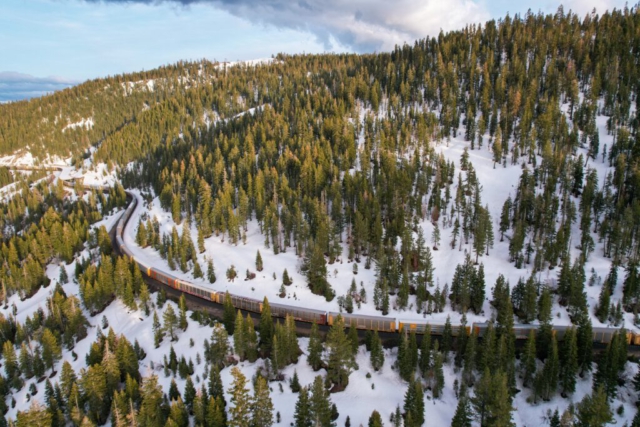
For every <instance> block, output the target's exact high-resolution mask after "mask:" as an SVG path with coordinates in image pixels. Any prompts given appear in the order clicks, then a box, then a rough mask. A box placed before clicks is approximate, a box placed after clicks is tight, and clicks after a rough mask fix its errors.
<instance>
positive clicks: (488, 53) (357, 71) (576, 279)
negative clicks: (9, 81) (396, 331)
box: [0, 7, 640, 427]
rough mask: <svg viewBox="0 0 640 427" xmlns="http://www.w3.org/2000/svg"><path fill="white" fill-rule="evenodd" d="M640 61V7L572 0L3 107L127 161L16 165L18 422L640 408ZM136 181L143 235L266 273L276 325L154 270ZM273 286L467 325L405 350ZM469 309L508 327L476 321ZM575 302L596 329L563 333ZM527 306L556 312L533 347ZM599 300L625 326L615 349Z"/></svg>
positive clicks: (208, 263)
mask: <svg viewBox="0 0 640 427" xmlns="http://www.w3.org/2000/svg"><path fill="white" fill-rule="evenodd" d="M639 70H640V11H639V10H638V7H634V8H631V9H624V10H621V11H613V12H608V13H605V14H602V15H596V14H590V15H587V16H585V17H580V16H576V15H573V14H571V13H565V12H564V11H563V10H562V9H559V10H558V12H557V13H556V14H555V15H541V14H538V15H535V14H527V15H525V16H516V17H506V18H504V19H502V20H499V21H497V22H496V21H490V22H487V23H486V24H484V25H482V26H469V27H467V28H464V29H461V30H459V31H454V32H450V33H446V34H445V33H441V34H440V35H439V36H438V37H435V38H427V39H423V40H418V41H416V42H415V43H414V44H413V45H405V46H399V47H397V48H396V49H395V50H394V51H392V52H383V53H376V54H365V55H355V54H344V55H330V54H325V55H292V56H289V55H282V54H281V55H277V56H275V57H274V58H273V60H272V61H269V62H266V63H262V64H258V65H251V66H249V65H246V64H219V63H211V62H208V61H204V60H203V61H197V62H184V63H179V64H176V65H172V66H166V67H163V68H160V69H157V70H152V71H148V72H142V73H136V74H130V75H122V76H115V77H110V78H106V79H99V80H94V81H91V82H87V83H84V84H82V85H79V86H77V87H74V88H71V89H67V90H64V91H61V92H58V93H55V94H53V95H51V96H47V97H43V98H40V99H35V100H31V101H24V102H17V103H10V104H6V105H0V155H10V154H14V153H16V152H19V153H24V152H25V151H27V150H28V151H30V152H31V153H32V154H33V155H36V154H37V153H46V154H48V155H50V156H54V155H57V156H60V157H62V158H68V157H71V158H72V160H73V165H74V167H75V168H76V169H77V170H76V172H78V173H81V172H86V171H87V169H91V168H94V167H96V166H97V165H100V167H102V166H104V165H106V166H107V169H108V170H109V171H113V172H114V173H115V174H116V175H117V177H118V178H119V180H120V182H121V184H122V185H120V184H118V185H116V186H115V187H114V188H112V189H111V191H110V192H108V193H104V194H103V193H98V192H96V191H86V190H85V189H83V188H82V186H81V185H80V184H78V185H76V186H75V187H74V188H70V187H64V186H63V184H62V180H61V179H59V178H60V174H53V175H52V176H50V177H49V176H47V175H44V174H43V173H42V172H40V173H34V174H33V175H32V176H31V177H28V176H27V177H25V176H22V175H20V174H18V173H17V172H11V171H9V170H8V169H4V168H2V169H0V186H2V187H3V188H4V190H3V192H2V195H3V200H2V203H0V227H1V228H2V238H1V248H0V280H1V282H2V292H1V293H0V301H2V308H0V310H1V311H0V332H2V333H1V334H0V344H1V345H2V357H3V358H2V365H3V368H4V374H5V375H4V376H2V375H0V392H1V393H2V394H3V396H4V397H5V399H4V400H1V399H0V410H2V412H3V413H4V414H5V415H6V418H3V419H2V421H0V424H1V423H2V422H4V423H8V422H9V420H16V425H18V426H23V425H24V426H26V425H55V426H63V425H68V424H72V425H82V426H86V425H102V424H105V423H107V422H111V425H114V426H118V427H119V426H125V425H137V426H163V425H167V426H181V427H182V426H185V427H186V426H187V425H197V426H205V427H226V426H249V425H251V426H256V427H259V426H265V427H270V426H271V425H273V424H280V423H282V425H285V424H289V423H292V424H293V425H295V426H296V427H307V426H310V425H321V426H332V425H335V423H336V420H337V422H339V423H340V425H342V424H344V425H345V426H347V425H350V424H351V422H352V420H351V418H350V417H349V416H348V415H350V416H351V417H353V420H354V421H353V422H354V425H357V424H356V423H362V424H366V423H367V422H368V423H369V426H371V427H373V426H382V425H393V426H397V427H399V426H406V427H413V426H416V427H417V426H421V425H424V424H425V419H426V420H427V421H426V425H435V424H430V421H429V420H430V417H431V419H433V420H436V421H434V422H438V423H441V424H442V425H447V424H449V423H450V424H451V425H452V426H456V427H458V426H471V425H480V426H512V425H517V426H525V425H531V424H530V423H531V422H532V421H531V420H533V419H535V420H536V421H537V420H542V421H540V424H541V425H551V426H560V425H563V426H570V425H575V426H602V425H605V424H606V423H610V422H613V421H616V422H618V423H624V422H627V423H632V424H629V425H632V426H638V425H640V416H639V415H635V414H636V413H635V408H634V406H635V402H636V400H637V399H638V390H640V373H639V371H638V367H637V364H636V363H631V362H628V361H627V342H626V338H627V336H626V330H625V328H629V329H633V330H636V331H637V330H638V328H640V316H639V315H638V311H640V272H639V266H638V263H639V261H640V133H639V132H638V131H639V127H640V121H639V119H638V115H637V99H638V95H639V91H640V88H639V85H640V71H639ZM40 159H41V160H43V159H44V155H43V156H41V157H40ZM44 178H47V179H44ZM124 188H127V189H130V190H132V194H135V197H138V198H139V200H140V201H144V202H145V203H143V204H142V206H141V207H140V208H139V210H138V211H137V212H136V215H135V220H136V221H135V223H134V225H133V226H132V227H131V228H132V229H135V234H133V233H132V234H131V235H130V236H129V237H128V239H129V240H126V239H125V241H126V242H127V244H129V242H131V243H133V242H134V241H135V243H136V246H137V247H136V248H135V250H136V251H137V252H136V254H141V256H145V257H147V258H146V259H151V260H152V261H153V265H154V266H160V269H163V270H166V271H171V270H174V271H175V274H177V275H181V276H180V277H185V278H188V279H190V280H194V281H199V282H198V283H204V284H206V285H207V286H211V288H212V289H216V290H218V291H224V290H225V289H229V287H231V288H232V289H240V288H241V287H242V286H244V288H243V289H244V290H243V291H240V290H238V292H247V293H250V294H251V295H253V296H254V297H259V299H260V300H262V298H263V297H264V298H265V300H264V303H265V306H266V309H265V310H263V312H262V318H261V321H260V323H259V325H258V328H257V330H256V327H255V325H254V323H253V322H252V321H251V320H250V318H249V317H243V316H242V314H241V313H240V312H237V313H236V312H235V311H234V308H233V307H232V306H229V305H228V304H227V306H226V307H225V309H224V311H225V315H224V318H223V319H222V322H220V323H219V322H217V321H214V320H213V319H210V318H209V317H208V316H205V315H203V314H202V313H197V312H196V313H191V316H190V317H189V316H188V312H187V308H186V302H185V300H184V298H182V299H181V300H180V301H179V302H178V304H177V305H176V304H175V303H174V302H167V301H166V295H164V293H162V292H158V293H156V295H154V296H153V297H152V296H151V295H150V293H149V289H148V288H147V286H146V284H145V283H144V282H143V279H142V275H141V273H140V270H139V269H138V268H137V265H136V264H135V263H134V262H132V260H130V259H127V258H124V257H117V256H116V254H115V253H114V252H113V251H112V248H111V241H110V237H109V235H108V231H109V228H110V227H111V226H112V225H113V223H114V221H115V220H116V219H117V215H119V213H118V210H119V209H120V208H121V207H123V206H124V205H125V203H126V196H125V192H124ZM247 254H250V255H249V256H247ZM263 257H264V259H263ZM228 260H233V263H234V264H235V265H234V264H231V262H230V261H229V262H228ZM236 267H240V273H238V271H236ZM245 267H246V275H245V274H244V271H243V270H244V269H245ZM283 267H284V268H283ZM253 270H256V271H253ZM263 270H264V272H263ZM332 271H333V274H332ZM223 272H225V273H226V274H223ZM256 272H257V273H258V274H257V276H258V277H256ZM238 275H240V276H244V278H245V281H246V282H247V284H245V285H242V284H239V285H238V284H235V283H234V280H235V278H236V277H237V276H238ZM225 276H226V277H225ZM345 277H347V279H345ZM294 289H295V290H294ZM275 290H277V292H275ZM307 293H308V294H313V295H307ZM291 294H293V295H291ZM273 295H277V296H279V297H280V298H284V297H287V298H288V299H289V301H288V303H289V304H291V303H295V302H296V301H297V302H299V303H300V305H302V306H304V305H305V304H307V306H310V305H312V306H314V307H316V308H317V307H323V306H326V307H330V308H332V309H336V310H340V311H344V312H348V313H352V312H359V313H365V314H371V313H375V314H376V315H384V316H390V317H393V316H407V317H410V318H418V319H420V318H421V319H436V320H438V321H440V320H442V323H444V319H446V326H445V328H444V332H443V334H442V336H441V337H440V339H438V340H436V339H431V337H430V334H429V333H427V334H425V336H424V338H422V339H420V337H418V336H416V334H415V333H410V334H408V333H403V334H401V335H399V336H398V341H399V342H398V343H397V344H398V345H397V347H396V348H394V349H392V350H389V349H386V350H385V349H383V348H382V343H381V341H380V338H379V337H378V335H377V333H375V334H368V335H367V337H366V340H365V344H366V346H365V347H364V348H362V347H359V344H361V343H360V342H359V341H358V336H357V333H356V330H355V328H353V327H349V326H350V325H345V324H344V322H343V321H342V320H337V321H336V324H335V325H333V326H332V328H331V329H330V331H329V332H328V334H327V336H326V342H323V337H322V336H321V335H320V334H319V333H318V331H317V328H316V327H314V329H313V332H312V334H311V337H310V338H309V339H308V340H307V339H302V340H300V342H299V339H298V338H297V337H296V334H295V324H294V321H293V318H288V319H286V321H285V322H282V323H280V324H276V325H274V323H273V322H272V321H271V316H270V311H269V304H268V300H269V298H271V299H273V298H272V296H273ZM267 296H268V298H267ZM276 298H277V297H276ZM323 304H324V305H323ZM467 316H469V318H470V319H472V320H473V321H479V320H481V321H487V322H489V323H490V326H489V327H488V332H487V333H486V335H485V336H483V337H479V336H478V335H477V332H476V331H471V333H470V334H467V333H464V334H462V335H461V336H460V337H458V338H457V339H454V338H453V336H452V332H451V319H453V320H454V321H455V322H456V323H457V324H462V325H463V326H464V325H468V324H469V323H467V322H468V317H467ZM557 322H560V323H562V324H564V325H569V326H572V325H573V326H574V327H570V328H569V329H568V330H567V332H566V334H564V336H563V339H562V340H561V341H560V340H558V339H557V337H556V335H555V334H554V333H553V332H552V324H554V323H557ZM517 323H521V324H536V325H538V326H539V329H538V331H537V333H532V334H531V336H530V337H529V339H528V340H526V341H525V344H524V345H523V346H522V347H519V348H516V338H515V336H516V335H515V334H516V332H515V329H514V328H515V326H514V324H517ZM594 323H595V325H596V326H612V327H616V328H621V329H620V331H619V332H618V333H616V334H615V335H614V338H613V340H612V341H611V343H609V344H608V345H607V346H606V348H604V349H602V352H600V353H597V354H594V353H593V351H592V350H593V348H592V347H593V346H592V344H593V343H592V336H593V332H592V325H593V324H594ZM345 328H348V334H347V333H346V332H345ZM205 337H206V338H205ZM385 357H386V359H385ZM63 359H64V362H63V361H62V360H63ZM385 360H386V362H385ZM233 365H239V367H238V368H235V367H233V368H232V366H233ZM298 373H299V374H300V378H299V377H298ZM251 376H253V377H252V378H251V381H250V380H248V379H247V377H251ZM372 377H373V379H371V378H372ZM350 382H351V384H352V386H349V384H350ZM375 382H378V384H382V385H383V387H380V386H378V390H377V391H376V390H375ZM250 383H251V384H252V390H253V393H251V394H250V393H249V389H248V388H246V387H248V386H249V384H250ZM354 383H355V384H356V385H353V384H354ZM283 384H284V387H285V388H286V389H287V390H286V391H284V390H283ZM356 388H357V392H355V391H354V390H355V389H356ZM369 388H370V389H371V392H370V393H371V394H367V393H369ZM278 389H279V391H278ZM274 390H275V391H274ZM289 390H291V392H289ZM330 391H331V392H332V394H331V395H330V394H329V392H330ZM365 391H366V393H365ZM350 393H356V394H355V395H353V394H350ZM385 393H386V394H385ZM353 396H355V397H356V398H362V399H364V398H367V399H369V401H368V403H367V404H363V405H358V406H362V408H366V411H364V410H363V409H361V410H357V409H355V408H354V407H353V402H352V400H353V399H355V398H354V397H353ZM332 399H333V400H334V401H336V402H337V405H336V404H334V405H333V406H332V404H331V400H332ZM370 401H375V402H376V406H375V407H376V410H375V411H373V412H371V410H372V408H371V405H370ZM425 401H426V402H428V403H430V405H428V407H425ZM378 403H379V405H380V406H378ZM456 406H457V408H456ZM454 408H456V409H455V412H454ZM625 408H626V409H625ZM614 410H615V413H614ZM625 410H626V412H625ZM629 411H631V412H629ZM430 412H431V413H430ZM381 414H382V415H381ZM634 415H635V418H634ZM632 419H633V421H632ZM438 425H440V424H438Z"/></svg>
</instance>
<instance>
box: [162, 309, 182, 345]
mask: <svg viewBox="0 0 640 427" xmlns="http://www.w3.org/2000/svg"><path fill="white" fill-rule="evenodd" d="M162 320H163V321H164V328H163V329H164V331H165V332H167V333H168V334H169V337H171V341H175V340H176V334H175V331H176V328H177V327H178V317H177V316H176V312H175V311H174V309H173V305H172V304H169V305H168V306H167V308H166V309H165V310H164V314H163V315H162Z"/></svg>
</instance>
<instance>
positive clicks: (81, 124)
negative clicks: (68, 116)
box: [62, 117, 93, 132]
mask: <svg viewBox="0 0 640 427" xmlns="http://www.w3.org/2000/svg"><path fill="white" fill-rule="evenodd" d="M76 128H82V129H86V130H89V129H91V128H93V117H88V118H86V119H85V118H83V119H80V120H79V121H77V122H74V123H69V124H68V125H66V126H65V127H63V128H62V132H65V131H66V130H67V129H76Z"/></svg>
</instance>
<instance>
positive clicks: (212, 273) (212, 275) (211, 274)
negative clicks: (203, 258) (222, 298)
mask: <svg viewBox="0 0 640 427" xmlns="http://www.w3.org/2000/svg"><path fill="white" fill-rule="evenodd" d="M207 280H209V283H215V282H216V269H215V267H214V266H213V260H212V259H211V258H208V259H207Z"/></svg>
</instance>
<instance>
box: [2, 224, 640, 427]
mask: <svg viewBox="0 0 640 427" xmlns="http://www.w3.org/2000/svg"><path fill="white" fill-rule="evenodd" d="M120 214H121V212H119V213H117V214H115V215H112V216H109V217H106V218H105V219H104V220H103V221H101V222H99V223H97V224H96V225H95V226H100V225H104V226H105V227H107V228H110V227H111V226H112V225H113V224H114V223H115V221H116V220H117V219H118V218H119V215H120ZM80 256H81V257H82V256H87V253H86V252H85V253H83V254H80ZM265 261H266V260H265ZM265 264H266V265H267V263H266V262H265ZM60 268H61V267H60V266H58V265H49V267H48V268H47V275H48V276H49V277H50V278H51V279H52V284H51V285H49V287H47V288H43V289H40V290H39V291H38V292H37V293H36V294H35V295H34V296H33V297H32V298H30V299H27V300H25V301H20V299H19V298H18V297H17V296H16V295H14V296H12V297H11V299H10V300H9V308H7V309H4V308H0V313H2V314H4V315H5V316H8V315H9V314H10V313H11V311H12V305H13V304H15V305H16V307H17V315H16V320H18V321H19V322H24V321H25V319H26V318H27V316H30V315H32V314H33V313H34V312H35V311H36V310H37V309H38V308H42V309H44V310H47V306H46V299H47V297H49V296H50V293H51V292H52V290H53V288H54V287H55V282H56V281H57V278H58V277H59V274H60ZM65 268H66V269H67V271H68V273H69V276H70V277H72V275H73V271H74V268H75V265H74V263H71V264H69V265H67V266H66V267H65ZM63 289H64V290H65V292H66V293H67V295H76V296H78V297H79V295H78V286H77V285H76V284H75V283H68V284H65V285H64V286H63ZM153 296H154V298H153V300H154V301H155V295H153ZM169 305H172V306H173V308H174V310H175V311H176V312H177V311H178V310H179V309H178V307H177V305H176V304H175V303H173V302H171V301H168V302H167V303H165V305H164V307H163V308H161V309H158V310H157V311H158V316H159V318H160V319H162V314H163V313H164V311H165V310H166V308H167V307H168V306H169ZM190 315H191V312H188V317H190ZM85 316H86V317H87V319H89V323H90V324H91V326H90V327H89V329H88V336H87V337H86V338H84V339H83V340H81V341H79V342H78V343H77V344H76V346H75V348H74V349H73V352H74V353H75V354H77V358H75V359H74V357H73V356H72V352H71V351H69V350H66V349H65V350H63V355H62V359H61V361H60V362H58V364H57V365H56V367H55V370H56V371H57V374H56V375H55V376H54V377H52V378H51V381H52V382H55V381H59V379H60V374H61V371H62V369H61V368H62V363H63V361H65V360H66V361H68V362H69V363H71V366H72V367H73V368H74V370H75V371H76V373H79V371H80V370H81V369H82V368H85V367H86V366H85V357H84V356H85V355H86V354H87V353H88V352H89V349H90V346H91V344H92V343H93V342H94V341H95V340H96V339H97V336H98V331H99V330H101V332H102V333H103V334H106V333H107V331H108V330H103V329H102V326H101V324H102V316H105V317H106V318H107V320H108V323H109V327H111V328H113V330H114V332H115V333H116V334H117V335H120V334H124V335H125V336H126V337H127V339H128V340H129V341H130V342H131V343H133V342H135V340H137V341H138V342H139V344H140V345H141V346H142V348H143V349H144V350H145V352H146V353H147V356H146V357H145V358H144V359H143V360H142V361H141V362H140V365H139V370H140V374H141V375H142V376H149V375H151V374H152V373H153V374H156V375H157V376H158V379H159V384H160V385H161V386H162V388H163V390H164V392H165V393H168V390H169V386H170V384H171V380H172V376H171V375H170V376H168V377H165V376H164V373H163V369H162V365H163V359H164V357H165V356H168V354H169V351H170V348H171V346H173V348H174V349H175V350H176V352H177V355H178V358H180V357H181V356H184V357H185V359H186V360H187V361H189V360H192V361H193V363H194V366H195V371H194V374H193V376H192V379H193V381H194V385H195V387H196V388H200V387H201V386H202V385H203V384H206V382H204V381H205V380H203V376H204V373H205V363H204V354H203V346H204V340H205V339H208V338H209V337H211V334H212V330H213V329H212V327H210V326H202V325H200V324H198V323H196V322H194V321H192V320H191V319H189V327H188V328H187V330H186V331H184V332H182V331H180V332H178V339H177V340H176V341H175V342H170V341H169V338H168V337H165V339H164V340H163V341H162V343H161V345H160V346H159V348H157V349H155V348H154V337H153V329H152V323H153V320H152V319H153V316H152V315H150V316H145V315H144V313H143V312H142V311H141V310H135V311H132V310H130V309H128V308H127V307H126V306H124V304H122V303H121V302H120V301H114V302H113V303H111V304H110V305H109V306H108V307H107V308H106V309H105V310H104V311H103V312H102V313H100V314H98V315H97V316H93V317H92V316H90V315H89V313H88V312H86V310H85ZM191 340H193V346H191ZM229 342H230V344H231V345H232V343H233V338H232V337H230V339H229ZM299 343H300V348H301V350H302V351H303V355H302V356H301V357H300V359H299V361H298V363H297V364H295V365H290V366H288V367H286V368H285V369H284V370H283V373H284V375H285V378H284V380H283V381H278V382H270V383H269V387H270V389H271V398H272V400H273V404H274V414H275V412H279V413H280V416H281V421H280V423H278V424H276V425H278V426H288V425H290V423H292V422H293V421H294V411H295V403H296V400H297V398H298V395H297V394H296V393H293V392H292V391H291V389H290V387H289V383H288V381H289V380H290V379H291V378H292V377H293V373H294V371H295V372H297V374H298V378H299V381H300V384H301V385H302V386H305V385H310V384H311V383H312V382H313V379H314V378H315V376H316V375H324V374H325V371H324V370H320V371H318V372H314V371H313V370H312V369H311V368H310V367H309V365H308V364H307V358H306V353H307V345H308V339H307V338H300V339H299ZM384 353H385V363H384V366H383V368H382V369H381V370H380V371H379V372H375V371H373V369H372V368H371V364H370V362H369V353H368V352H367V351H366V349H365V348H364V346H361V347H360V348H359V350H358V354H357V359H356V361H357V364H358V366H359V369H358V370H355V371H353V373H352V374H351V375H350V377H349V385H348V387H347V388H346V389H345V390H344V391H343V392H340V393H335V394H332V395H331V401H332V402H333V403H335V404H336V407H337V409H338V412H339V413H340V417H339V418H338V420H337V421H336V425H338V426H342V425H344V423H345V421H346V417H347V416H349V418H350V421H351V425H352V426H359V425H363V426H366V425H367V423H368V419H369V416H370V415H371V412H372V411H373V410H374V409H375V410H377V411H378V412H380V414H381V415H382V418H383V421H384V423H385V425H391V424H390V422H389V417H390V415H391V414H392V413H393V412H394V411H395V409H396V407H397V406H398V405H399V406H400V408H402V406H403V403H404V395H405V393H406V390H407V383H406V382H404V381H402V380H401V379H400V377H399V374H398V372H397V371H396V370H395V369H394V368H393V365H394V363H395V361H396V358H397V348H394V349H385V350H384ZM198 354H200V357H201V360H203V361H202V362H201V363H200V364H198V363H197V359H198ZM450 359H453V358H450ZM263 364H264V361H263V360H261V359H258V360H257V361H256V362H254V363H249V362H241V363H239V365H238V366H239V367H240V368H241V369H242V371H243V373H244V375H245V376H246V377H247V378H249V379H250V378H251V377H252V376H253V375H254V374H255V373H256V371H257V370H258V369H259V368H260V366H262V365H263ZM152 366H153V368H152ZM636 369H637V366H636V365H635V364H629V365H628V366H627V371H626V376H627V377H628V378H631V377H632V376H633V375H634V374H635V372H636ZM369 374H370V378H367V376H368V375H369ZM444 376H445V388H444V392H443V395H442V397H441V398H440V399H433V397H432V396H431V393H430V392H428V391H427V392H425V399H426V400H425V418H426V422H425V425H426V426H434V427H435V426H438V427H440V426H448V425H450V423H451V419H452V418H453V414H454V412H455V408H456V405H457V398H456V396H455V393H454V388H453V384H454V381H455V379H456V378H458V376H459V372H456V369H454V367H453V363H452V362H449V363H448V364H445V366H444ZM221 378H222V381H223V383H224V387H225V391H226V392H227V394H226V399H227V402H229V401H230V399H231V396H230V395H229V394H228V391H229V390H230V387H231V382H232V377H231V369H230V367H228V368H225V369H223V370H222V371H221ZM174 379H175V381H176V384H177V386H178V390H180V392H181V393H182V392H183V391H184V387H185V383H186V380H183V379H180V377H179V376H177V377H175V378H174ZM31 383H35V384H36V387H37V389H38V393H37V394H36V395H35V396H33V397H31V400H34V399H37V400H39V401H41V402H43V401H44V387H45V383H44V382H42V383H37V382H36V381H35V380H34V379H31V380H29V381H28V382H27V384H26V386H25V387H23V388H22V390H20V391H19V392H16V393H14V394H13V398H15V400H16V406H15V408H10V409H9V412H8V413H7V418H8V419H9V418H11V419H15V416H16V414H17V411H20V410H26V409H27V408H28V407H29V405H30V401H27V393H28V389H29V385H30V384H31ZM518 386H519V388H521V389H522V387H520V386H521V384H518ZM591 386H592V379H591V377H590V376H587V377H586V378H585V379H582V380H580V379H579V381H578V385H577V389H576V392H575V393H574V395H573V396H571V398H569V399H565V398H562V397H560V396H556V397H555V398H554V399H552V400H551V401H550V402H543V403H540V404H538V405H531V404H530V403H528V402H527V398H528V397H529V396H530V391H529V390H528V389H522V390H523V391H521V392H519V393H518V394H517V395H516V398H515V399H514V403H513V405H514V408H515V410H514V412H513V421H514V422H515V424H516V426H517V427H525V426H526V427H536V426H546V425H548V423H547V422H546V421H545V416H546V413H547V411H548V410H549V411H553V410H555V409H556V408H557V409H559V411H560V413H562V411H563V410H565V409H566V408H567V407H568V405H569V404H570V403H571V402H573V403H577V402H579V401H580V400H581V399H582V398H583V397H584V396H585V395H586V394H588V393H590V391H591ZM249 387H251V385H250V384H249ZM281 389H282V391H281ZM635 399H636V393H635V392H634V391H633V390H631V388H630V387H624V388H620V390H619V394H618V397H617V398H616V399H615V400H614V401H613V402H612V404H611V407H612V408H613V409H614V410H616V409H618V408H619V407H620V406H623V408H624V412H623V415H622V416H619V415H616V420H617V423H618V424H619V425H622V424H623V423H624V422H625V421H629V420H630V419H631V418H632V417H633V415H634V414H635V403H634V402H635ZM274 418H275V416H274Z"/></svg>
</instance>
